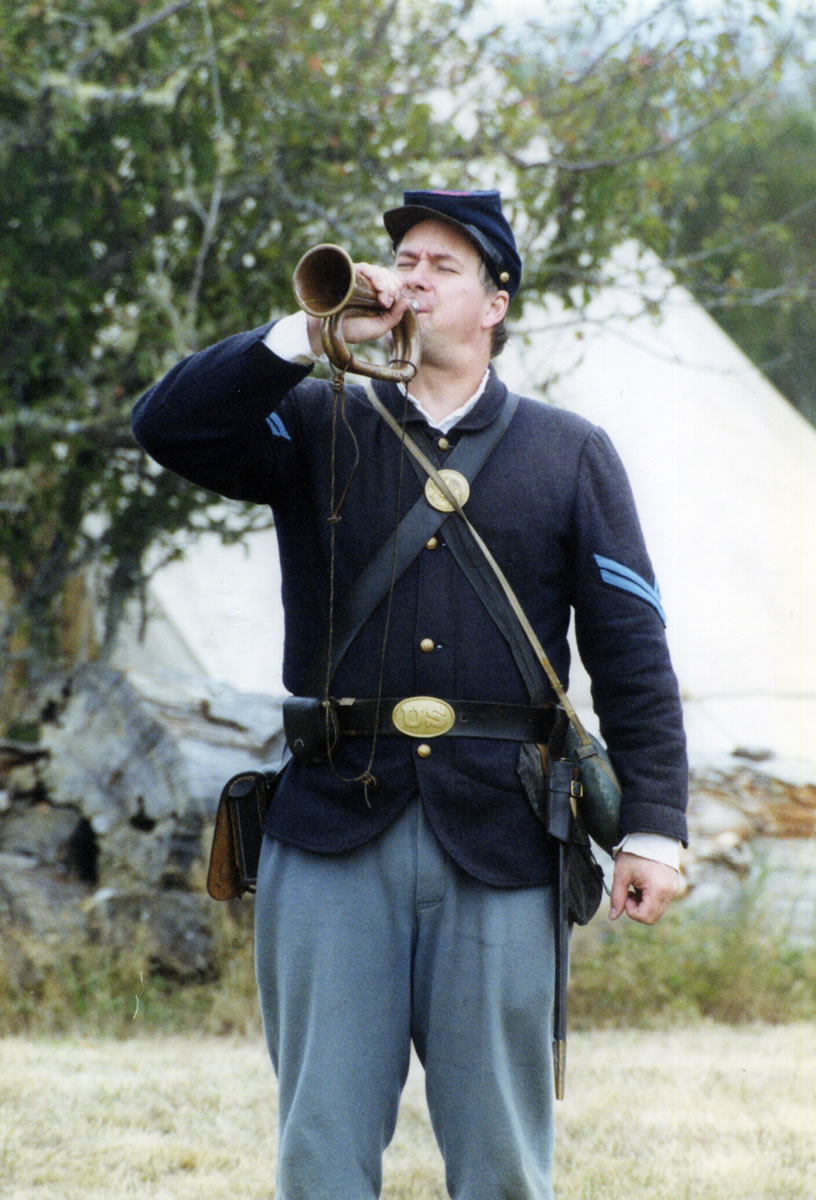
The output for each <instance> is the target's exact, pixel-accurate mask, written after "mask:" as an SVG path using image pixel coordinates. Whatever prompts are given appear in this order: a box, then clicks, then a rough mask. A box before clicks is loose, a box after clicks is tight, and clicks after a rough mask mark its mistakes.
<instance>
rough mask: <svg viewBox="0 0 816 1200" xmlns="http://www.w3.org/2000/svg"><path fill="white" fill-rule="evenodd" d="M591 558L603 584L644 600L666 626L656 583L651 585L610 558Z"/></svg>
mask: <svg viewBox="0 0 816 1200" xmlns="http://www.w3.org/2000/svg"><path fill="white" fill-rule="evenodd" d="M592 557H593V558H594V559H595V562H596V564H597V566H598V570H599V571H600V574H601V580H602V582H603V583H605V584H608V585H609V587H613V588H618V589H619V590H620V591H622V592H629V593H630V594H631V595H633V596H638V597H639V598H640V599H641V600H645V601H646V603H647V604H650V605H651V606H652V608H653V609H654V610H655V612H656V613H657V614H658V616H659V617H660V620H661V621H662V622H663V624H664V625H665V624H666V614H665V612H664V611H663V604H662V601H661V598H660V589H659V587H658V586H657V583H656V582H655V583H653V584H652V583H649V582H647V580H645V579H644V578H643V576H642V575H638V573H637V572H636V571H633V570H631V568H630V567H625V566H624V565H623V563H619V562H615V560H614V559H612V558H605V557H604V556H603V555H602V554H593V556H592Z"/></svg>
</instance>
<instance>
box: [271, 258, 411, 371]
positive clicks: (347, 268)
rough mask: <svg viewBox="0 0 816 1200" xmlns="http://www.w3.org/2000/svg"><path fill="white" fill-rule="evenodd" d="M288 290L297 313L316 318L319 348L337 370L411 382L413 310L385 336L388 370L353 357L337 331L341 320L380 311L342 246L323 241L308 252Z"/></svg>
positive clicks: (381, 365) (365, 280)
mask: <svg viewBox="0 0 816 1200" xmlns="http://www.w3.org/2000/svg"><path fill="white" fill-rule="evenodd" d="M292 286H293V290H294V293H295V299H296V300H297V302H298V305H299V306H300V308H302V309H303V311H304V312H306V313H308V314H309V316H312V317H318V318H319V319H320V322H321V326H320V331H321V337H322V339H323V346H324V348H325V350H326V354H327V355H328V357H329V361H330V362H331V363H332V365H333V366H334V367H336V368H337V369H338V370H339V371H351V372H352V373H354V374H357V375H367V376H368V377H370V378H372V379H385V380H390V381H391V382H394V383H407V382H408V381H409V380H410V379H413V377H414V375H415V374H416V370H417V367H418V366H419V354H420V335H419V322H418V321H417V315H416V312H415V311H414V309H413V308H407V309H406V310H405V312H404V314H403V316H402V319H401V321H400V323H399V324H398V325H397V326H396V327H395V328H394V329H393V330H391V331H390V333H391V335H392V337H393V353H392V355H391V358H390V359H389V362H388V364H387V365H385V364H381V363H373V362H368V361H367V360H365V359H361V358H357V357H356V356H355V355H354V354H352V352H351V350H350V349H349V347H348V346H347V344H346V342H345V339H344V338H343V330H342V325H343V319H344V317H346V316H347V315H348V314H355V315H358V316H360V315H363V316H364V315H366V314H369V315H370V314H371V313H376V312H382V311H383V309H382V305H381V304H380V303H379V302H378V301H377V297H376V295H375V293H374V290H373V288H372V287H371V285H370V284H369V282H368V280H367V279H366V278H365V277H364V276H362V275H360V273H359V272H358V271H357V270H356V269H355V266H354V263H353V262H352V260H351V258H350V257H349V255H348V254H347V253H346V251H345V250H343V248H342V247H341V246H334V245H332V244H331V243H328V242H324V243H322V244H321V245H319V246H313V247H312V249H311V250H307V251H306V253H305V254H304V255H303V257H302V258H301V260H300V262H299V263H298V265H297V266H296V267H295V273H294V276H293V279H292Z"/></svg>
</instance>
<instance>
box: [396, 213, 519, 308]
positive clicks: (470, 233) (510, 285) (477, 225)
mask: <svg viewBox="0 0 816 1200" xmlns="http://www.w3.org/2000/svg"><path fill="white" fill-rule="evenodd" d="M438 220H443V221H449V222H450V223H451V224H452V225H455V226H457V227H458V228H459V229H460V230H461V231H462V233H464V235H465V236H466V237H468V238H470V240H471V241H472V242H473V243H474V245H475V246H476V249H477V250H478V251H479V253H480V254H481V256H482V258H483V259H484V261H485V264H486V266H487V269H488V270H489V272H490V274H491V275H492V277H493V279H494V280H495V281H496V283H497V284H498V285H499V287H501V288H504V290H505V291H506V292H508V293H509V295H510V298H511V299H512V298H513V296H514V295H515V294H516V292H517V291H518V287H519V284H520V283H521V258H520V257H519V252H518V250H517V249H516V239H515V238H514V237H513V230H512V229H511V228H510V225H509V224H508V221H507V218H506V217H505V215H504V213H503V212H502V205H501V195H500V194H499V192H496V191H490V192H422V191H412V192H404V193H403V204H402V207H401V208H391V209H389V210H388V212H386V213H384V214H383V223H384V225H385V228H386V230H387V231H388V233H389V235H390V237H391V241H392V242H393V243H394V245H395V246H396V245H398V244H399V242H400V241H401V240H402V238H403V237H404V236H405V234H406V233H407V232H408V230H409V229H410V228H411V226H412V225H417V224H418V223H419V222H420V221H438Z"/></svg>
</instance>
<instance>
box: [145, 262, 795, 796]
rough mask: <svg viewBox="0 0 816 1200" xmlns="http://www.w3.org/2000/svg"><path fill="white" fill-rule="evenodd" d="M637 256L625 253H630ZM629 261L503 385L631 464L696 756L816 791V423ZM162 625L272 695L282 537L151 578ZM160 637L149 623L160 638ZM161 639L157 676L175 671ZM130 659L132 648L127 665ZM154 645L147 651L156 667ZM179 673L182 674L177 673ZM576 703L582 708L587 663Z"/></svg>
mask: <svg viewBox="0 0 816 1200" xmlns="http://www.w3.org/2000/svg"><path fill="white" fill-rule="evenodd" d="M625 257H627V256H624V258H625ZM653 272H656V275H654V277H653V278H652V279H651V280H650V281H648V282H647V284H645V285H644V283H643V280H642V278H641V277H640V276H639V275H638V274H637V273H636V272H634V271H632V272H631V280H627V277H626V276H627V267H626V263H625V261H624V262H623V263H622V265H621V266H620V267H619V268H618V273H617V278H618V279H619V280H620V282H619V284H618V285H617V286H616V287H614V288H608V289H606V290H605V291H604V292H603V293H602V294H601V295H600V296H599V298H598V300H597V301H596V302H595V303H594V304H593V306H592V307H591V309H590V311H589V312H588V313H587V314H585V316H583V317H582V319H581V320H580V321H578V322H576V320H575V318H574V316H573V315H571V314H569V313H565V312H563V310H560V309H558V310H556V309H553V310H552V311H549V312H547V311H537V312H536V313H535V314H532V313H531V314H529V316H527V317H526V319H525V323H524V327H525V330H527V331H528V334H529V336H528V337H522V336H519V335H517V336H516V337H515V338H513V339H512V340H511V344H510V346H508V348H507V350H506V351H505V353H504V355H503V356H502V358H501V359H500V360H499V361H498V363H497V366H498V368H499V372H500V374H501V375H502V377H503V378H504V379H505V381H506V382H507V383H508V385H509V386H511V387H513V388H515V389H517V390H520V391H523V392H526V393H527V394H533V395H539V396H544V394H545V390H546V397H547V400H548V401H549V402H551V403H557V404H559V405H562V406H564V407H568V408H571V409H574V410H575V411H577V412H579V413H581V414H583V415H585V416H587V417H588V418H589V419H591V420H593V421H595V422H597V423H598V424H600V425H602V426H603V427H604V428H605V429H606V430H607V431H608V432H609V434H610V435H611V437H612V439H613V441H614V442H615V444H616V446H617V448H618V450H619V451H620V453H621V456H622V458H623V460H624V462H625V463H626V465H627V468H628V471H629V474H630V478H631V480H632V485H633V488H634V491H635V495H636V499H637V501H638V506H639V509H640V512H641V517H642V521H643V525H644V529H645V532H646V537H647V542H648V544H649V548H650V551H651V554H652V558H653V561H654V564H655V568H656V571H657V574H658V578H659V583H660V586H661V589H662V592H663V598H664V602H665V607H666V610H667V612H668V616H669V630H668V632H669V639H670V644H671V648H672V653H673V657H674V662H675V666H676V669H677V673H678V676H679V679H680V684H681V688H682V691H683V696H684V701H685V705H686V715H687V725H688V732H689V744H690V751H691V757H692V762H693V763H696V764H701V763H710V762H714V761H716V760H718V759H720V758H723V757H726V756H730V755H731V754H732V752H733V751H734V750H735V749H737V748H740V747H743V748H747V749H749V750H750V751H751V752H767V755H768V756H770V757H768V758H767V762H766V764H765V765H766V767H767V769H768V770H769V771H771V772H772V773H774V774H777V775H779V776H780V777H783V778H787V779H790V781H791V782H797V783H799V782H810V781H814V782H816V617H814V615H813V608H814V601H816V524H815V523H814V514H816V430H814V428H813V427H812V426H810V425H809V424H808V423H807V422H806V421H805V420H804V419H803V418H802V417H801V416H799V414H798V413H797V412H796V411H795V410H794V409H793V407H792V406H791V405H790V404H789V403H788V402H787V401H786V400H785V399H784V398H783V397H782V396H781V395H779V394H778V393H777V392H776V391H775V390H774V388H773V387H772V386H771V385H770V384H769V383H768V381H767V380H766V379H765V378H764V377H763V376H762V375H761V374H760V373H759V372H758V371H757V370H756V369H755V368H754V367H753V366H752V365H751V364H750V363H749V361H748V360H747V359H746V358H745V356H744V355H743V354H742V353H741V352H740V351H739V350H738V349H737V348H736V347H735V346H734V344H733V343H732V342H731V341H730V340H729V339H728V337H727V336H726V335H725V334H724V333H723V332H722V330H721V329H720V328H719V326H717V325H716V323H715V322H714V321H713V320H712V319H711V318H710V317H709V316H708V315H707V314H706V313H705V312H704V311H703V310H702V309H701V308H700V307H699V306H698V305H697V304H696V303H695V302H694V301H693V299H692V298H691V296H690V295H689V294H688V293H686V292H685V291H684V290H683V289H681V288H677V287H669V290H668V298H667V300H666V302H665V304H664V306H663V309H662V314H661V317H660V319H659V320H656V319H652V318H650V317H645V316H643V315H638V316H634V317H633V319H631V320H630V319H629V318H630V317H632V314H635V313H639V312H640V309H641V299H640V294H641V293H642V292H643V290H644V287H651V288H654V286H655V284H656V285H657V287H658V288H659V289H665V286H666V279H665V272H662V273H661V272H660V271H659V268H657V267H655V268H653ZM154 596H155V597H156V599H157V601H158V602H159V604H160V607H161V609H162V610H163V617H162V618H161V619H159V620H157V621H155V622H154V626H155V629H158V627H159V626H163V627H164V628H165V630H166V629H167V628H168V627H173V626H174V627H175V628H177V629H178V630H179V631H181V633H182V634H183V638H184V640H185V642H186V643H187V646H188V647H189V649H190V650H192V652H193V653H194V655H195V656H196V658H197V660H198V661H199V663H200V664H201V667H202V668H203V669H204V670H205V671H206V672H207V673H208V674H210V675H211V676H212V677H214V678H216V679H220V680H222V681H224V682H225V683H228V684H231V685H232V686H236V687H239V688H242V689H245V690H249V691H263V692H270V691H271V692H273V693H274V692H276V691H279V690H280V688H281V684H280V656H281V646H282V629H281V620H280V601H279V578H278V569H277V561H276V555H275V549H274V534H271V533H267V534H259V535H255V536H254V537H253V538H252V541H251V547H250V550H249V551H248V552H247V551H245V550H243V549H241V548H239V547H231V548H229V549H224V548H223V547H221V546H220V544H218V543H217V542H215V541H214V540H213V539H207V540H205V541H203V542H201V543H199V544H198V545H197V546H196V547H194V548H193V549H192V550H191V552H190V554H189V557H188V558H187V560H186V561H185V562H183V563H180V564H176V565H173V566H171V567H168V568H166V569H165V570H164V571H163V572H162V573H161V574H160V575H159V576H158V577H157V579H156V581H155V586H154ZM154 631H155V630H154ZM167 646H168V643H167V640H166V638H165V641H164V648H163V650H162V651H161V653H160V654H159V655H158V657H156V658H155V664H156V666H163V667H167V666H173V665H174V663H173V662H172V655H170V654H169V653H168V649H167ZM125 657H126V658H128V659H130V657H131V656H130V654H128V655H127V656H125ZM153 658H154V656H153V653H152V651H151V650H150V645H149V643H148V644H147V645H146V646H145V648H144V650H143V653H142V654H141V665H142V667H143V668H144V667H147V666H149V665H150V662H151V661H152V660H153ZM175 665H180V662H179V664H175ZM571 692H572V694H573V698H574V700H575V702H576V704H577V705H578V706H579V707H580V708H582V709H585V708H586V705H587V703H588V688H587V683H586V680H585V678H583V677H582V675H581V672H580V669H576V670H575V671H574V676H573V682H572V686H571Z"/></svg>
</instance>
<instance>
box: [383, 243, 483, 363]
mask: <svg viewBox="0 0 816 1200" xmlns="http://www.w3.org/2000/svg"><path fill="white" fill-rule="evenodd" d="M481 267H482V261H481V258H480V256H479V253H478V251H477V250H476V248H475V247H474V246H473V244H472V243H471V242H470V241H469V239H468V238H466V237H465V236H464V235H463V234H460V233H459V232H458V230H457V229H455V228H454V227H453V226H452V225H449V224H448V223H447V222H445V221H434V220H428V221H421V222H420V223H419V224H417V225H414V226H412V227H411V229H409V230H408V232H407V233H406V234H405V236H404V237H403V239H402V241H401V242H400V244H399V247H398V248H397V253H396V257H395V260H394V270H395V272H396V274H397V276H398V277H399V279H400V280H401V282H402V287H403V292H404V293H405V294H406V295H410V296H411V297H412V298H413V299H414V300H415V301H416V303H417V306H418V312H419V328H420V332H421V334H422V360H423V362H426V363H435V364H437V365H440V366H441V365H445V362H446V361H449V359H450V354H451V352H452V351H455V349H456V348H458V347H469V346H477V345H482V344H483V343H484V341H485V331H487V340H488V343H489V337H490V334H489V330H490V329H491V328H492V326H493V325H494V324H497V323H498V322H497V320H496V319H495V312H494V309H495V301H496V297H497V295H498V296H504V295H506V293H496V292H487V291H486V290H485V287H484V284H483V283H482V281H481ZM500 306H501V309H502V311H501V313H500V314H499V317H498V320H501V316H502V315H503V311H504V307H505V306H504V304H503V303H502V302H501V301H500Z"/></svg>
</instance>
